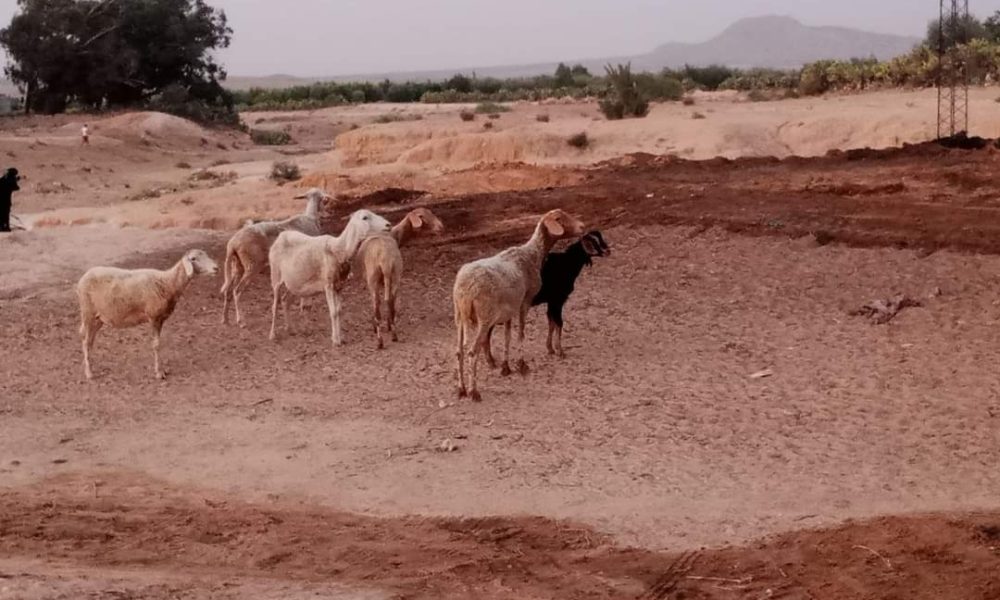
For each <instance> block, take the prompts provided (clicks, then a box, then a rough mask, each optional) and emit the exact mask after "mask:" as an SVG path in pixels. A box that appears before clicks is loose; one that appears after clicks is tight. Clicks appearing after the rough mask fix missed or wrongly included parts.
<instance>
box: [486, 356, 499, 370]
mask: <svg viewBox="0 0 1000 600" xmlns="http://www.w3.org/2000/svg"><path fill="white" fill-rule="evenodd" d="M486 365H487V366H488V367H489V368H491V369H495V368H497V361H495V360H493V357H492V356H489V355H487V356H486Z"/></svg>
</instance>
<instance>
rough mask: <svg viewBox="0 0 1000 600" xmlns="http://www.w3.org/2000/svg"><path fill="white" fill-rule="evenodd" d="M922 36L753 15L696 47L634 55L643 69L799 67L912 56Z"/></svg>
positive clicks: (667, 47) (636, 64) (674, 45)
mask: <svg viewBox="0 0 1000 600" xmlns="http://www.w3.org/2000/svg"><path fill="white" fill-rule="evenodd" d="M918 43H920V39H919V38H915V37H908V36H901V35H890V34H882V33H870V32H867V31H860V30H857V29H850V28H847V27H811V26H808V25H803V24H802V23H800V22H799V21H797V20H796V19H794V18H792V17H781V16H765V17H751V18H748V19H743V20H741V21H737V22H736V23H734V24H732V25H730V26H729V27H728V28H726V30H725V31H723V32H722V33H720V34H719V35H717V36H716V37H714V38H712V39H710V40H708V41H706V42H701V43H696V44H680V43H670V44H664V45H662V46H659V47H658V48H656V49H654V50H653V51H652V52H650V53H649V54H645V55H641V56H637V57H634V58H633V59H632V62H633V66H634V67H636V68H639V69H662V68H663V67H682V66H684V65H686V64H690V65H695V66H705V65H710V64H720V65H726V66H728V67H738V68H750V67H771V68H779V69H783V68H798V67H801V66H802V65H804V64H806V63H810V62H814V61H817V60H825V59H836V60H847V59H850V58H868V57H870V56H874V57H875V58H877V59H879V60H887V59H890V58H893V57H895V56H899V55H900V54H905V53H906V52H909V51H910V50H911V49H912V48H913V46H915V45H916V44H918Z"/></svg>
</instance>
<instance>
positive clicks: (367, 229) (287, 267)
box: [268, 210, 391, 346]
mask: <svg viewBox="0 0 1000 600" xmlns="http://www.w3.org/2000/svg"><path fill="white" fill-rule="evenodd" d="M390 229H391V226H390V225H389V222H388V221H386V220H385V219H383V218H382V217H380V216H378V215H376V214H375V213H373V212H371V211H368V210H359V211H357V212H355V213H354V214H352V215H351V218H350V220H348V222H347V227H345V228H344V231H343V232H342V233H341V234H340V236H337V237H334V236H332V235H321V236H317V237H310V236H308V235H305V234H302V233H299V232H297V231H285V232H282V233H281V234H279V235H278V239H276V240H275V241H274V244H272V245H271V251H270V252H269V253H268V261H269V262H270V263H271V290H272V292H273V293H274V298H273V301H272V304H271V333H270V334H269V335H268V337H269V338H270V339H272V340H273V339H274V338H275V334H274V327H275V321H276V320H277V315H278V301H279V300H282V305H283V308H284V317H285V329H288V298H287V295H288V294H292V295H295V296H299V297H300V298H302V297H303V296H311V295H315V294H321V293H325V294H326V304H327V308H328V309H329V312H330V329H331V332H330V335H331V338H332V340H333V345H334V346H340V345H342V344H343V339H342V337H341V335H340V303H341V298H340V291H341V289H343V286H344V281H345V280H346V279H347V275H348V274H349V273H350V270H351V269H350V265H351V261H352V260H354V257H355V255H356V254H357V253H358V247H359V246H360V245H361V242H362V241H364V239H365V238H366V237H368V236H369V235H373V234H378V233H385V232H387V231H389V230H390Z"/></svg>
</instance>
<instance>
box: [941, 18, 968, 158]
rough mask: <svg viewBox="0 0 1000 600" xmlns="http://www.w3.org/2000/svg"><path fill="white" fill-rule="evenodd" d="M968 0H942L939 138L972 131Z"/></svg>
mask: <svg viewBox="0 0 1000 600" xmlns="http://www.w3.org/2000/svg"><path fill="white" fill-rule="evenodd" d="M969 35H970V33H969V0H941V16H940V19H939V21H938V44H937V55H938V76H937V89H938V125H937V135H938V138H942V137H946V136H953V135H956V134H959V133H965V132H968V131H969V68H968V67H969V65H967V64H966V52H965V51H964V48H965V44H967V43H968V42H969Z"/></svg>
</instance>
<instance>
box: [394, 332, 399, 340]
mask: <svg viewBox="0 0 1000 600" xmlns="http://www.w3.org/2000/svg"><path fill="white" fill-rule="evenodd" d="M392 341H394V342H398V341H399V336H398V335H396V332H395V331H393V332H392Z"/></svg>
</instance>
